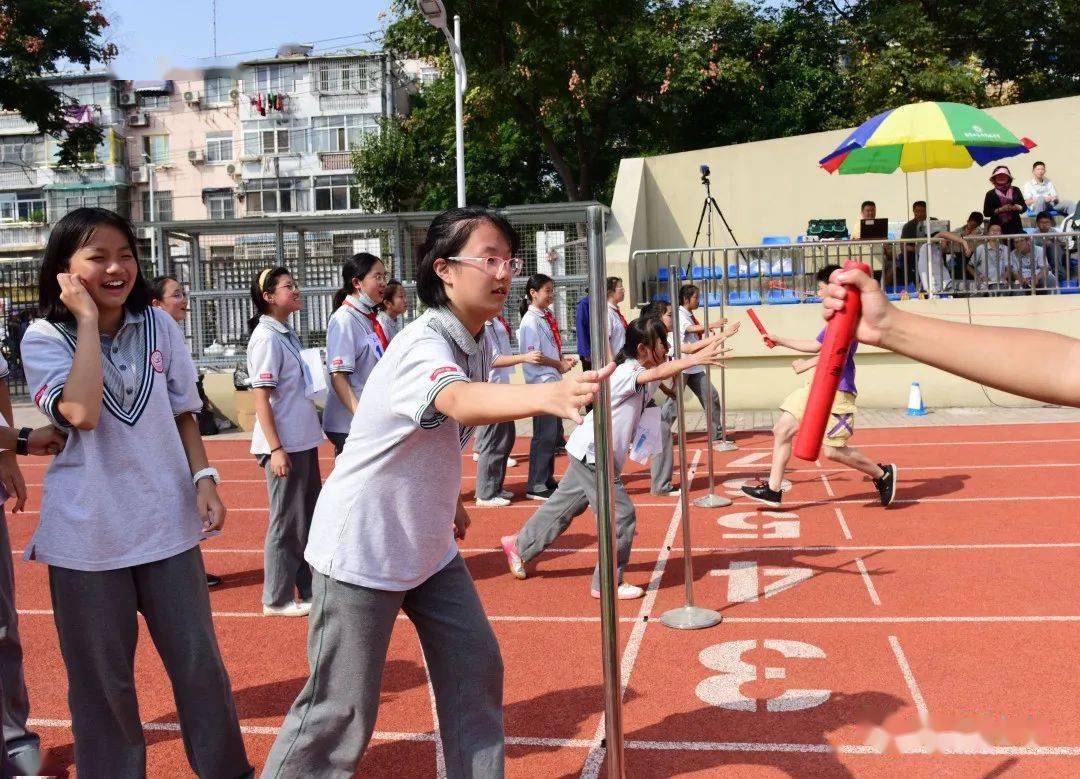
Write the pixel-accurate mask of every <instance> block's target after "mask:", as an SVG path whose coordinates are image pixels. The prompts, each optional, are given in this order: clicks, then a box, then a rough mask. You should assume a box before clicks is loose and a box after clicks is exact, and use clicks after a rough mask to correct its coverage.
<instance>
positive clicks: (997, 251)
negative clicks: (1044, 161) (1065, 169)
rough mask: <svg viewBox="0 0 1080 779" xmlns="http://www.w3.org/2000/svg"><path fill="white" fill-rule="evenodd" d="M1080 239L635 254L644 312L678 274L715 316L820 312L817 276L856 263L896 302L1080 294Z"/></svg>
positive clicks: (954, 239)
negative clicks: (768, 309)
mask: <svg viewBox="0 0 1080 779" xmlns="http://www.w3.org/2000/svg"><path fill="white" fill-rule="evenodd" d="M1078 250H1080V232H1051V233H1033V234H1023V235H1015V236H995V235H971V236H960V235H958V234H954V233H941V234H938V235H937V236H935V237H934V238H932V239H931V240H930V241H929V243H928V242H927V240H926V239H925V238H921V239H912V240H894V241H821V242H813V243H798V244H768V245H760V246H741V247H705V248H681V249H656V250H648V251H638V252H635V253H634V258H633V262H634V270H635V278H636V279H637V283H636V288H635V294H636V295H637V300H636V301H635V302H637V303H645V302H647V301H650V300H667V299H668V292H667V285H668V274H669V270H668V267H669V265H676V266H678V268H679V280H680V281H681V282H682V283H688V284H695V285H697V286H699V287H700V288H701V294H700V298H701V300H700V302H701V304H702V305H706V304H707V305H709V306H721V307H722V306H724V305H730V306H744V305H790V304H796V303H804V302H811V303H814V302H818V298H817V296H816V293H817V281H816V279H815V275H816V274H817V272H818V271H819V270H821V269H822V268H825V267H827V266H829V265H841V266H842V265H843V264H844V262H846V261H847V260H857V261H859V262H864V263H866V264H867V265H869V266H870V267H871V268H872V269H873V273H874V276H875V278H877V279H878V280H879V281H880V282H881V284H882V287H883V289H884V290H885V292H886V293H887V294H888V295H889V297H890V298H892V299H894V300H900V299H905V298H916V297H933V298H947V297H1000V296H1006V295H1025V294H1032V295H1034V294H1040V295H1041V294H1080V273H1078V267H1077V266H1078V259H1080V258H1078Z"/></svg>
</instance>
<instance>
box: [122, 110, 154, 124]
mask: <svg viewBox="0 0 1080 779" xmlns="http://www.w3.org/2000/svg"><path fill="white" fill-rule="evenodd" d="M127 126H128V127H149V126H150V116H149V114H147V113H146V111H136V112H135V113H133V114H132V115H131V116H129V117H128V118H127Z"/></svg>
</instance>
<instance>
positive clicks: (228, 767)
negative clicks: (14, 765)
mask: <svg viewBox="0 0 1080 779" xmlns="http://www.w3.org/2000/svg"><path fill="white" fill-rule="evenodd" d="M49 591H50V593H51V594H52V605H53V615H54V616H53V618H54V620H55V621H56V632H57V633H58V634H59V637H60V653H61V654H62V655H63V657H64V665H65V667H66V668H67V678H68V707H69V708H70V709H71V729H72V731H73V732H74V734H75V768H76V770H77V771H78V772H79V776H87V777H116V778H117V779H126V778H127V777H131V778H132V779H142V778H143V777H145V776H146V742H145V741H144V739H143V728H142V721H141V720H140V718H139V701H138V698H137V697H136V693H135V644H136V642H137V640H138V637H139V620H138V614H139V613H140V612H141V613H142V615H143V618H144V619H145V620H146V627H147V629H148V630H149V632H150V638H151V640H153V642H154V646H155V647H156V648H157V651H158V655H159V656H160V657H161V662H162V664H163V665H164V666H165V671H166V673H168V674H169V681H170V682H171V683H172V690H173V700H174V701H175V702H176V714H177V717H178V718H179V720H180V732H181V735H182V737H183V739H184V749H185V751H186V752H187V758H188V763H189V764H190V765H191V769H192V770H193V771H194V772H195V773H196V774H197V775H198V776H199V777H212V778H213V779H226V777H230V778H231V777H240V776H251V775H252V774H253V770H252V768H251V766H250V765H249V764H248V761H247V754H246V753H245V751H244V739H243V737H242V736H241V735H240V723H239V721H238V720H237V717H236V707H235V705H234V704H233V697H232V687H231V686H230V684H229V674H228V672H227V671H226V670H225V664H224V663H223V662H222V660H221V652H220V651H219V650H218V644H217V638H216V636H215V635H214V623H213V621H212V619H211V617H210V595H209V593H208V592H207V589H206V571H205V569H204V568H203V561H202V554H201V553H200V551H199V548H198V547H197V546H196V547H192V548H191V549H189V550H188V551H186V552H181V553H180V554H178V555H174V556H172V557H167V558H165V559H164V560H158V561H157V562H153V563H146V564H144V565H136V566H134V567H132V568H118V569H115V570H111V571H76V570H72V569H70V568H58V567H56V566H50V567H49Z"/></svg>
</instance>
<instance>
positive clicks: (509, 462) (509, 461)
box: [506, 457, 518, 468]
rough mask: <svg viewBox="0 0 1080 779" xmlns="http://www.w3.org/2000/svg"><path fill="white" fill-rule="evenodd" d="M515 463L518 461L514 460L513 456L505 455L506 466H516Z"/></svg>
mask: <svg viewBox="0 0 1080 779" xmlns="http://www.w3.org/2000/svg"><path fill="white" fill-rule="evenodd" d="M517 464H518V461H517V460H515V459H514V458H513V457H507V458H506V467H507V468H517Z"/></svg>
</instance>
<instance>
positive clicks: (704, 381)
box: [665, 284, 724, 438]
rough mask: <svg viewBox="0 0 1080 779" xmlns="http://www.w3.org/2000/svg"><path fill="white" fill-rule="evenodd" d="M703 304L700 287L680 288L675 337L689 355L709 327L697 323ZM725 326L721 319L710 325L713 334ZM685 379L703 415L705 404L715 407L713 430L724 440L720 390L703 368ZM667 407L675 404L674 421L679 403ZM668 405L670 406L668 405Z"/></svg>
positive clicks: (686, 373) (692, 372)
mask: <svg viewBox="0 0 1080 779" xmlns="http://www.w3.org/2000/svg"><path fill="white" fill-rule="evenodd" d="M700 304H701V292H700V290H699V289H698V287H697V285H696V284H683V285H682V286H681V287H680V288H679V330H680V332H679V333H676V334H675V336H674V337H676V338H679V339H680V343H681V344H682V348H683V351H684V352H685V351H687V348H686V347H687V346H692V345H693V344H695V343H697V342H698V341H700V340H701V338H702V336H703V335H704V333H705V326H704V325H702V324H701V323H700V322H698V320H697V316H696V315H695V314H694V312H695V311H697V309H698V307H699V306H700ZM723 326H724V320H723V319H721V320H719V321H716V322H710V323H709V329H710V330H718V329H721V328H722V327H723ZM683 379H684V381H685V383H686V386H687V387H689V388H690V391H691V392H693V393H694V395H696V396H697V399H698V402H699V403H701V409H702V411H704V410H705V404H706V403H708V402H709V401H710V400H711V401H712V404H713V414H712V417H713V429H714V432H715V437H716V438H720V437H721V436H722V434H723V421H724V420H723V415H722V414H721V413H720V394H719V393H718V392H717V391H716V387H714V386H712V385H711V384H709V382H708V375H707V374H706V373H705V368H704V367H703V366H700V365H699V366H697V367H695V368H690V369H689V370H686V371H683ZM667 403H669V404H671V406H672V409H671V410H670V412H669V413H670V415H671V416H672V418H674V416H675V413H674V406H675V401H674V400H673V399H669V400H668V401H667ZM665 405H667V404H665Z"/></svg>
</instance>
